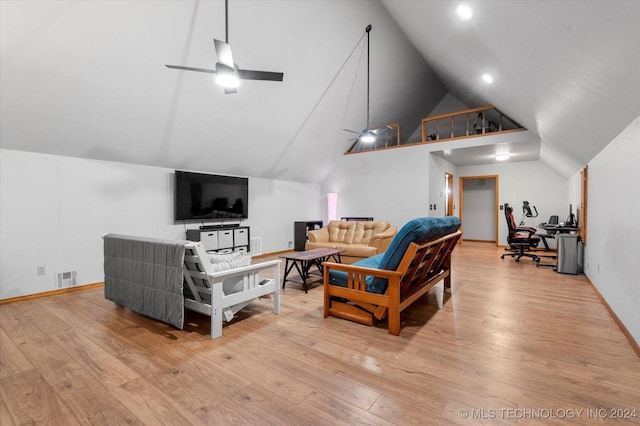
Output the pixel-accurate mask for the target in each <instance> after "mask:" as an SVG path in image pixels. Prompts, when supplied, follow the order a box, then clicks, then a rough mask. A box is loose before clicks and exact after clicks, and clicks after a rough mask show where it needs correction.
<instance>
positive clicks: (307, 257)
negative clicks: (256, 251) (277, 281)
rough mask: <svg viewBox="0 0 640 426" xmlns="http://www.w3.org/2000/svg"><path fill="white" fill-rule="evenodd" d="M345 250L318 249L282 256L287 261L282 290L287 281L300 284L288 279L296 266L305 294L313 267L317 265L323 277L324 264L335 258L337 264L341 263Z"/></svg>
mask: <svg viewBox="0 0 640 426" xmlns="http://www.w3.org/2000/svg"><path fill="white" fill-rule="evenodd" d="M343 251H344V250H338V249H331V248H317V249H313V250H305V251H295V252H293V253H287V254H284V255H282V256H280V257H281V258H283V259H286V263H285V266H284V278H282V288H284V283H286V282H287V281H292V282H297V283H300V281H298V280H292V279H287V277H288V276H289V272H291V270H292V269H293V267H294V266H295V268H296V270H297V271H298V274H300V278H302V286H303V288H304V292H305V293H306V292H307V279H308V278H309V272H310V270H311V267H312V266H314V265H315V267H316V268H317V269H318V272H320V276H322V273H323V272H322V262H326V261H327V260H329V258H333V260H335V261H336V262H338V263H340V253H342V252H343Z"/></svg>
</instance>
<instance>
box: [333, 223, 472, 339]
mask: <svg viewBox="0 0 640 426" xmlns="http://www.w3.org/2000/svg"><path fill="white" fill-rule="evenodd" d="M461 235H462V232H461V231H456V232H454V233H451V234H448V235H445V236H443V237H439V238H436V239H433V240H430V241H427V242H423V243H420V244H416V243H413V242H412V243H411V244H410V245H409V247H408V248H407V251H406V252H405V254H404V256H403V257H402V260H401V262H400V264H399V266H398V268H397V269H396V270H395V271H388V270H383V269H374V268H367V267H362V266H356V265H345V264H340V263H334V262H325V263H324V317H325V318H326V317H328V316H329V315H332V316H336V317H340V318H344V319H348V320H351V321H356V322H359V323H362V324H366V325H373V322H374V319H377V320H381V319H383V318H384V317H385V316H386V317H388V329H389V333H390V334H393V335H396V336H398V335H399V334H400V313H401V312H402V311H404V310H405V309H406V308H408V307H409V306H410V305H411V304H412V303H413V302H415V301H416V300H417V299H419V298H420V297H421V296H423V295H424V294H425V293H427V292H428V291H429V290H430V289H431V288H432V287H433V286H434V285H436V284H437V283H439V282H440V281H442V280H444V286H445V288H450V287H451V252H452V251H453V249H454V248H455V246H456V244H457V243H458V240H459V239H460V236H461ZM332 270H335V271H344V272H346V273H347V277H348V278H347V286H346V287H342V286H338V285H332V284H330V279H329V277H330V272H331V271H332ZM367 277H379V278H386V279H387V280H388V283H389V285H388V287H387V290H386V292H385V293H384V294H376V293H370V292H367V291H366V283H365V280H366V278H367Z"/></svg>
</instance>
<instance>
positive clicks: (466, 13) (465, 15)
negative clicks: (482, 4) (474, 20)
mask: <svg viewBox="0 0 640 426" xmlns="http://www.w3.org/2000/svg"><path fill="white" fill-rule="evenodd" d="M456 13H457V14H458V18H460V19H462V20H463V21H468V20H469V19H471V17H472V16H473V11H472V10H471V8H470V7H469V6H467V5H466V4H461V5H460V6H458V8H457V9H456Z"/></svg>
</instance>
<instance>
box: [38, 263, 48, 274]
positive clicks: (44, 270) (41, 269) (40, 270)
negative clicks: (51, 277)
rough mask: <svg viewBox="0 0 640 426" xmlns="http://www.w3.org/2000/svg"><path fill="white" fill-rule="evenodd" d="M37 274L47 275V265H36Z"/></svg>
mask: <svg viewBox="0 0 640 426" xmlns="http://www.w3.org/2000/svg"><path fill="white" fill-rule="evenodd" d="M38 275H47V267H46V266H45V265H41V266H38Z"/></svg>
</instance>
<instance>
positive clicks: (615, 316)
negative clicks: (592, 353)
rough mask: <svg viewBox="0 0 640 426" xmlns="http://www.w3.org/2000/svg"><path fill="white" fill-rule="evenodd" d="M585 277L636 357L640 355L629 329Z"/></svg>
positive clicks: (638, 347) (639, 348)
mask: <svg viewBox="0 0 640 426" xmlns="http://www.w3.org/2000/svg"><path fill="white" fill-rule="evenodd" d="M584 277H585V278H586V279H587V282H588V283H589V285H590V286H591V289H592V290H593V292H594V293H595V295H596V297H597V298H598V299H600V302H601V303H602V304H603V305H604V307H605V308H606V309H607V311H608V312H609V315H611V318H613V320H614V321H615V323H616V324H617V325H618V328H619V329H620V331H622V334H624V337H626V338H627V340H628V341H629V344H630V345H631V347H632V348H633V350H634V351H635V352H636V354H637V355H638V357H640V345H638V342H636V340H635V339H634V338H633V336H632V335H631V333H629V330H627V327H625V326H624V324H623V323H622V321H620V318H618V316H617V315H616V313H615V312H614V311H613V309H611V306H609V304H608V303H607V301H606V300H605V299H604V297H602V294H600V292H599V291H598V289H597V287H596V286H595V285H594V284H593V283H592V282H591V280H590V279H589V277H588V276H587V275H585V276H584Z"/></svg>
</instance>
